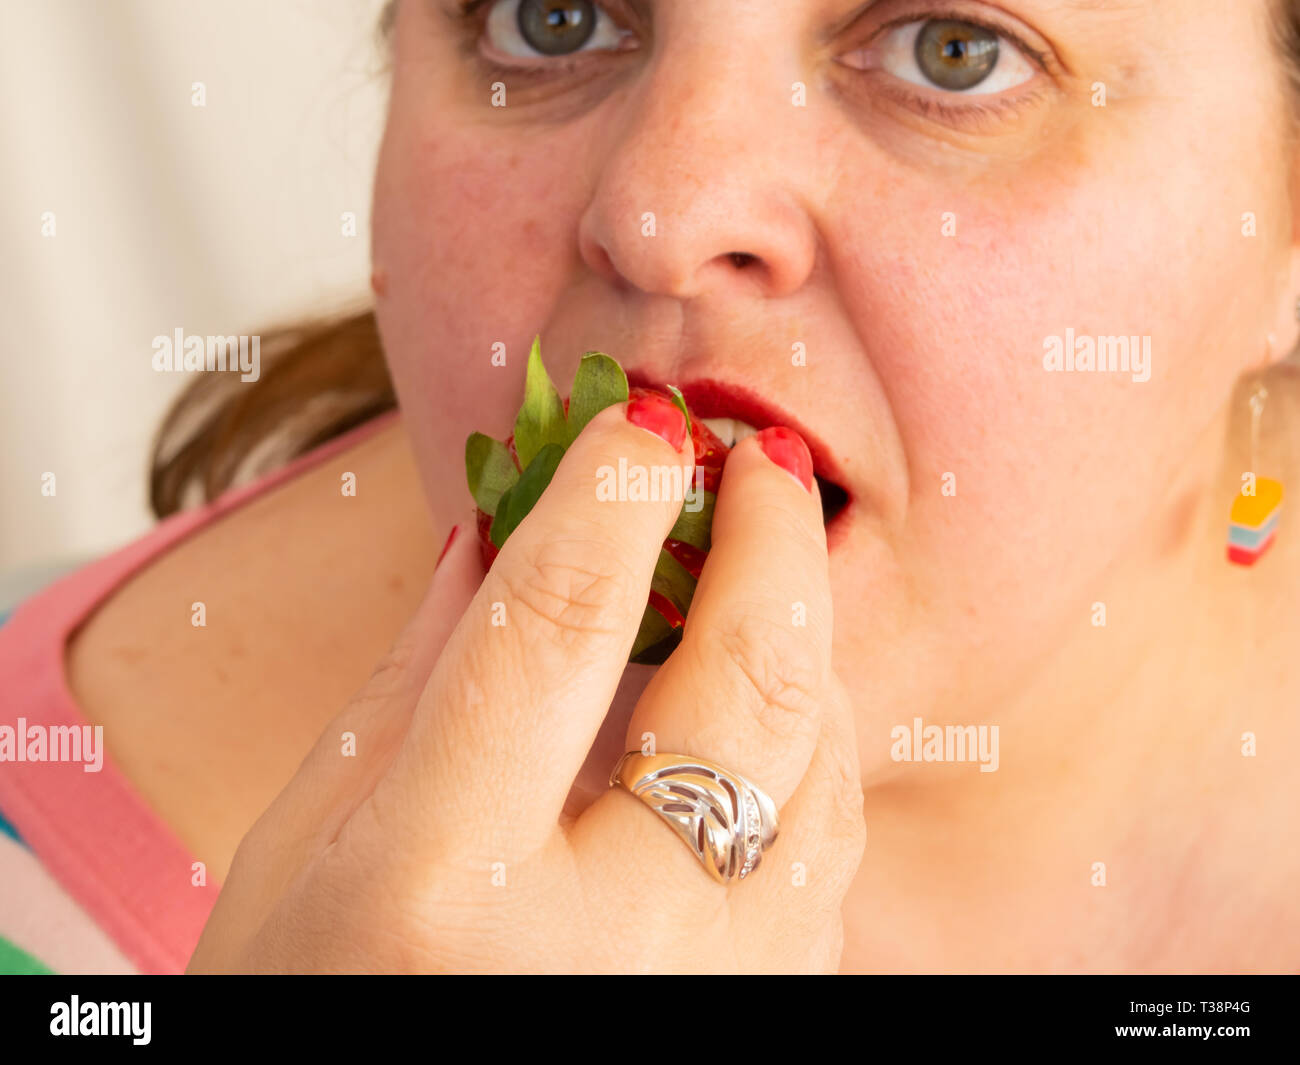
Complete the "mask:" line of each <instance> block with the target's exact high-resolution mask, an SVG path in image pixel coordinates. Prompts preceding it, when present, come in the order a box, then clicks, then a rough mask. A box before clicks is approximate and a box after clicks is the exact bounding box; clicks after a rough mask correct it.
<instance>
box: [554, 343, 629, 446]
mask: <svg viewBox="0 0 1300 1065" xmlns="http://www.w3.org/2000/svg"><path fill="white" fill-rule="evenodd" d="M627 396H628V391H627V374H625V373H624V372H623V367H621V366H620V365H619V364H618V363H617V362H615V361H614V360H613V359H611V358H610V357H609V356H608V355H606V354H605V353H604V352H601V351H589V352H587V354H585V355H584V356H583V357H582V361H581V362H580V363H578V372H577V373H576V374H574V375H573V391H572V392H570V393H569V439H568V442H569V443H573V441H574V440H576V439H577V438H578V434H579V433H580V432H582V430H583V429H584V428H585V427H586V425H587V423H588V422H589V421H591V419H592V418H594V417H595V416H596V415H597V414H599V413H600V412H601V411H603V410H604V409H605V408H606V407H612V406H613V405H614V404H615V403H626V402H627Z"/></svg>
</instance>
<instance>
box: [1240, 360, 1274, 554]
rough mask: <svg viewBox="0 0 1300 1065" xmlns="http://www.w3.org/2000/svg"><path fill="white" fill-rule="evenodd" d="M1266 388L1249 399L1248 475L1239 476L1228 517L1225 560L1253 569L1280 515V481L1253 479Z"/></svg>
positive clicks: (1272, 538) (1270, 542)
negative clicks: (1236, 491) (1238, 486)
mask: <svg viewBox="0 0 1300 1065" xmlns="http://www.w3.org/2000/svg"><path fill="white" fill-rule="evenodd" d="M1266 399H1268V389H1266V388H1265V387H1264V386H1263V385H1262V384H1261V385H1260V386H1259V387H1258V388H1257V389H1255V392H1254V394H1253V395H1252V396H1251V397H1250V472H1248V473H1245V474H1243V475H1242V478H1241V491H1240V492H1238V493H1237V498H1236V499H1234V500H1233V501H1232V514H1231V516H1230V517H1229V518H1228V561H1229V562H1235V563H1237V565H1239V566H1253V565H1254V564H1255V562H1256V561H1257V560H1258V559H1259V557H1260V556H1261V555H1262V554H1263V553H1264V552H1265V551H1267V550H1268V549H1269V547H1271V546H1272V544H1273V540H1274V538H1275V537H1276V536H1277V524H1278V518H1279V517H1280V516H1281V513H1282V482H1281V481H1274V480H1272V479H1271V478H1268V477H1258V476H1256V471H1257V470H1258V469H1259V423H1260V419H1261V418H1262V417H1263V415H1264V401H1265V400H1266Z"/></svg>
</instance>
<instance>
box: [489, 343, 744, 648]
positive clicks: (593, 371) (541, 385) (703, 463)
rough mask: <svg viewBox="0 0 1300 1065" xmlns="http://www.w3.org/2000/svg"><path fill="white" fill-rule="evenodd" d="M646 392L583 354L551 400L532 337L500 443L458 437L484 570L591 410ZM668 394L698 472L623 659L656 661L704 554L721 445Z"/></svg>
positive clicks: (676, 628) (678, 624) (676, 630)
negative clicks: (510, 426)
mask: <svg viewBox="0 0 1300 1065" xmlns="http://www.w3.org/2000/svg"><path fill="white" fill-rule="evenodd" d="M654 391H656V390H655V389H643V388H636V389H629V388H628V384H627V375H626V374H624V373H623V369H622V367H621V366H619V364H618V363H617V362H616V361H615V360H614V359H612V358H610V357H609V356H608V355H605V354H603V353H601V352H599V351H589V352H587V353H586V354H585V355H584V356H583V357H582V361H581V362H580V363H579V364H578V371H577V373H576V374H575V375H574V378H573V387H572V389H571V391H570V394H569V398H568V399H565V400H561V399H560V395H559V393H558V392H557V391H556V388H555V385H554V384H553V383H552V382H551V378H550V375H549V374H548V373H547V372H546V367H545V366H544V365H543V364H542V354H541V338H540V337H538V338H534V340H533V346H532V350H531V351H530V352H529V355H528V371H527V374H526V376H525V380H524V403H523V406H522V407H521V408H520V410H519V415H518V417H517V418H516V419H515V431H514V432H513V433H512V434H511V435H510V436H509V437H507V438H506V440H505V442H504V443H503V442H501V441H498V440H494V439H492V438H491V437H489V436H485V435H484V434H482V433H471V434H470V436H469V439H468V440H466V441H465V470H466V479H467V480H468V482H469V490H470V494H471V495H473V497H474V502H475V504H476V505H477V507H478V513H477V524H478V535H479V544H480V548H481V550H482V554H483V564H484V566H486V567H491V565H492V563H493V561H494V560H495V559H496V556H497V552H498V551H499V550H500V549H501V547H502V546H503V545H504V544H505V542H506V539H507V538H508V537H509V536H510V534H511V533H512V532H513V531H514V530H515V528H516V527H517V526H518V525H519V523H520V522H521V521H523V519H524V517H525V516H526V515H527V514H528V512H529V511H530V510H531V509H532V508H533V504H535V503H536V502H537V500H538V499H539V498H540V497H541V495H542V493H543V492H544V491H545V490H546V486H547V485H548V484H550V483H551V478H552V477H553V476H554V474H555V470H556V467H557V466H559V464H560V459H561V458H562V457H563V455H564V452H565V450H566V449H567V448H568V446H569V445H570V444H571V443H573V441H574V440H575V439H577V436H578V434H579V433H580V432H581V431H582V429H583V427H584V426H585V425H586V424H587V422H589V421H590V420H591V419H592V418H593V417H595V416H596V414H598V413H599V412H600V411H602V410H604V409H605V408H606V407H608V406H612V405H613V404H615V403H623V402H626V401H627V400H628V399H629V398H632V397H634V396H636V395H638V394H645V393H649V392H654ZM668 394H669V396H670V398H671V399H672V400H673V402H674V403H676V404H677V406H679V407H680V408H681V410H682V413H683V414H684V415H685V416H686V423H687V425H688V426H690V431H691V440H692V442H693V443H694V445H695V464H696V467H697V469H698V470H699V480H698V481H697V485H698V486H699V487H700V488H701V489H702V491H699V492H698V493H697V492H696V491H695V490H694V489H693V490H692V491H691V493H690V494H688V497H687V503H686V504H684V505H683V507H682V512H681V514H680V515H679V516H678V519H677V523H676V524H675V525H674V526H673V528H672V530H671V531H670V532H669V534H668V537H667V539H665V540H664V545H663V549H662V550H661V551H660V552H659V560H658V562H657V563H656V564H655V570H654V576H653V577H652V579H651V584H650V597H649V601H648V602H647V603H646V609H645V613H644V614H643V615H642V618H641V628H640V630H639V631H638V632H637V636H636V640H635V641H634V643H633V645H632V654H631V656H630V658H629V661H632V662H642V663H659V662H662V661H663V660H664V659H666V658H667V657H668V655H669V654H670V653H671V652H672V650H673V648H674V647H676V646H677V644H678V643H679V642H680V641H681V635H682V629H683V627H684V625H685V623H686V613H687V611H688V610H689V609H690V605H691V598H692V596H693V595H694V593H695V583H696V581H698V580H699V576H700V572H701V570H702V569H703V567H704V560H705V558H707V557H708V553H709V530H710V526H711V525H712V521H713V502H714V499H715V497H716V493H717V490H718V484H719V483H720V481H721V480H722V467H723V464H724V463H725V462H726V458H727V451H728V450H729V449H728V448H727V445H726V444H724V443H723V442H722V441H721V440H719V439H718V437H717V436H716V435H715V434H714V433H713V432H712V431H711V430H710V429H709V427H708V426H707V425H705V424H704V423H703V422H702V421H700V420H699V419H698V418H692V417H691V414H690V411H688V410H687V409H686V403H685V401H684V400H683V399H682V395H681V393H680V392H678V391H677V389H675V388H672V387H671V386H670V387H669V389H668Z"/></svg>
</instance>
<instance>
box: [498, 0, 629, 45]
mask: <svg viewBox="0 0 1300 1065" xmlns="http://www.w3.org/2000/svg"><path fill="white" fill-rule="evenodd" d="M484 33H485V35H486V37H487V43H488V44H490V45H491V46H492V47H493V48H494V49H496V50H498V51H500V52H502V53H504V54H505V55H508V56H514V57H516V58H518V59H533V58H536V57H537V56H566V55H573V54H575V53H576V52H582V51H594V50H598V49H601V48H617V47H618V45H619V42H620V40H621V39H622V38H621V34H620V32H619V29H618V26H617V25H615V23H614V20H613V19H612V18H610V17H609V15H608V14H606V13H605V11H604V9H602V8H601V7H600V6H599V5H598V4H595V3H592V2H591V0H497V2H496V3H495V4H494V5H493V7H492V10H491V11H490V12H489V13H488V17H487V21H486V24H485V26H484Z"/></svg>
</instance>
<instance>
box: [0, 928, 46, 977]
mask: <svg viewBox="0 0 1300 1065" xmlns="http://www.w3.org/2000/svg"><path fill="white" fill-rule="evenodd" d="M53 973H54V970H53V969H47V968H46V967H45V966H44V965H42V964H41V963H40V962H38V961H37V960H36V959H35V958H33V957H32V956H31V955H30V954H28V953H27V951H25V950H23V949H22V948H21V947H16V946H14V945H13V944H12V943H10V942H9V940H7V939H5V937H4V936H0V974H2V975H4V976H51V975H53Z"/></svg>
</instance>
